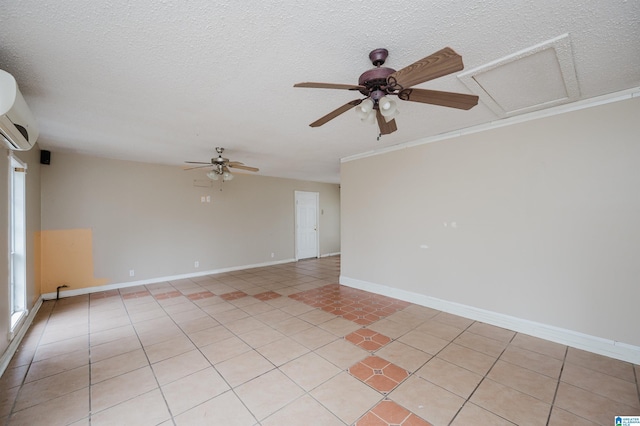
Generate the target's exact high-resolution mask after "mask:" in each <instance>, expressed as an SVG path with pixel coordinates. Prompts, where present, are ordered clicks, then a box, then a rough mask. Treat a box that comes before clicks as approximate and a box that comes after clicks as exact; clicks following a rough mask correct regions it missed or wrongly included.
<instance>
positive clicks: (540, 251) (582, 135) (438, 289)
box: [341, 98, 640, 346]
mask: <svg viewBox="0 0 640 426" xmlns="http://www.w3.org/2000/svg"><path fill="white" fill-rule="evenodd" d="M639 118H640V99H639V98H634V99H631V100H625V101H621V102H616V103H611V104H607V105H601V106H597V107H591V108H588V109H583V110H579V111H573V112H568V113H564V114H561V115H557V116H553V117H549V118H540V119H537V120H534V121H528V122H523V123H519V124H514V125H511V126H508V127H502V128H497V129H492V130H488V131H484V132H481V133H474V134H469V135H466V136H461V137H458V138H455V139H449V140H443V141H440V142H436V143H431V144H426V145H421V146H417V147H413V148H407V149H403V150H398V151H394V152H390V153H386V154H383V155H379V156H374V157H369V158H364V159H360V160H354V161H349V162H345V163H343V164H342V177H341V184H342V276H343V277H346V278H348V279H353V280H361V281H363V282H367V283H372V284H378V285H383V286H387V287H391V288H396V289H400V290H405V291H408V292H412V293H414V294H420V295H426V296H430V297H434V298H438V299H442V300H445V301H449V302H455V303H459V304H464V305H467V306H471V307H476V308H479V309H483V310H487V311H491V312H495V313H499V314H505V315H509V316H513V317H517V318H521V319H524V320H530V321H535V322H539V323H542V324H548V325H551V326H555V327H560V328H563V329H567V330H573V331H576V332H580V333H585V334H588V335H591V336H597V337H602V338H605V339H611V340H615V341H620V342H624V343H627V344H631V345H636V346H638V345H640V332H639V328H638V323H639V322H638V309H639V306H640V305H639V303H640V302H639V301H640V284H639V282H640V261H639V260H638V259H639V257H638V256H639V254H640V226H639V225H638V219H639V218H640V119H639ZM445 222H446V223H447V226H446V227H445V226H444V223H445ZM451 222H456V225H457V227H455V228H454V227H452V226H451ZM421 245H426V246H428V248H426V249H425V248H420V246H421Z"/></svg>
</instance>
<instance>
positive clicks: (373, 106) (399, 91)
mask: <svg viewBox="0 0 640 426" xmlns="http://www.w3.org/2000/svg"><path fill="white" fill-rule="evenodd" d="M388 55H389V52H388V51H387V49H375V50H373V51H371V53H369V59H370V60H371V62H372V63H373V65H375V67H376V68H373V69H370V70H368V71H365V72H364V73H363V74H362V75H361V76H360V78H359V79H358V84H356V85H352V84H332V83H313V82H306V83H298V84H295V85H294V87H308V88H315V89H341V90H357V91H359V92H360V93H362V94H363V95H364V96H365V98H364V99H355V100H353V101H350V102H347V103H346V104H344V105H342V106H341V107H339V108H337V109H335V110H333V111H331V112H330V113H329V114H327V115H325V116H323V117H321V118H319V119H318V120H316V121H314V122H313V123H311V124H310V126H311V127H319V126H322V125H323V124H325V123H327V122H328V121H330V120H333V119H334V118H336V117H337V116H339V115H340V114H342V113H344V112H346V111H349V110H350V109H352V108H355V107H358V109H357V110H356V111H357V112H358V115H359V116H360V118H361V119H362V120H363V121H369V122H374V121H377V122H378V127H379V129H380V134H381V135H388V134H390V133H393V132H395V131H396V130H398V127H397V126H396V121H395V118H394V117H395V116H396V115H397V113H398V112H397V109H396V104H395V101H394V100H393V99H391V98H390V97H389V96H397V97H398V98H399V99H401V100H403V101H410V102H420V103H425V104H432V105H439V106H446V107H450V108H458V109H464V110H468V109H471V108H473V107H474V106H475V105H477V104H478V96H476V95H467V94H464V93H454V92H441V91H437V90H427V89H413V88H412V87H413V86H415V85H417V84H420V83H424V82H426V81H429V80H433V79H435V78H438V77H442V76H445V75H447V74H451V73H453V72H456V71H461V70H462V69H463V68H464V65H463V64H462V57H461V56H460V55H458V54H457V53H456V52H455V51H454V50H453V49H451V48H450V47H445V48H444V49H442V50H439V51H437V52H436V53H434V54H432V55H429V56H427V57H426V58H423V59H420V60H419V61H417V62H414V63H413V64H411V65H409V66H407V67H404V68H402V69H400V70H398V71H396V70H394V69H392V68H387V67H383V66H382V65H383V64H384V62H385V61H386V59H387V56H388Z"/></svg>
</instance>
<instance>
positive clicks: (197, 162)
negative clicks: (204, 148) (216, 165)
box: [185, 161, 211, 165]
mask: <svg viewBox="0 0 640 426" xmlns="http://www.w3.org/2000/svg"><path fill="white" fill-rule="evenodd" d="M185 163H188V164H208V165H211V161H209V162H208V163H205V162H204V161H185Z"/></svg>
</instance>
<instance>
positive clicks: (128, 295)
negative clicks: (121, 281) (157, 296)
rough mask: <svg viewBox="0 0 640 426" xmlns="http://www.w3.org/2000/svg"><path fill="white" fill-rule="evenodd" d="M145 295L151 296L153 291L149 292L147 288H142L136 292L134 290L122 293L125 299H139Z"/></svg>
mask: <svg viewBox="0 0 640 426" xmlns="http://www.w3.org/2000/svg"><path fill="white" fill-rule="evenodd" d="M145 296H151V293H149V292H148V291H147V290H140V291H136V292H132V293H124V294H123V295H122V298H123V299H137V298H138V297H145Z"/></svg>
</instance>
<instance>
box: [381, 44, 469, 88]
mask: <svg viewBox="0 0 640 426" xmlns="http://www.w3.org/2000/svg"><path fill="white" fill-rule="evenodd" d="M463 68H464V65H463V64H462V56H460V55H458V54H457V53H456V52H455V51H454V50H453V49H452V48H450V47H445V48H444V49H442V50H439V51H437V52H436V53H434V54H432V55H429V56H427V57H426V58H422V59H420V60H419V61H417V62H414V63H413V64H411V65H409V66H407V67H404V68H402V69H401V70H398V71H396V72H394V73H393V74H391V75H390V76H389V77H387V82H388V84H389V86H391V88H395V89H398V90H402V89H408V88H409V87H411V86H415V85H416V84H420V83H424V82H425V81H429V80H433V79H434V78H438V77H442V76H444V75H447V74H451V73H452V72H456V71H460V70H462V69H463Z"/></svg>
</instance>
